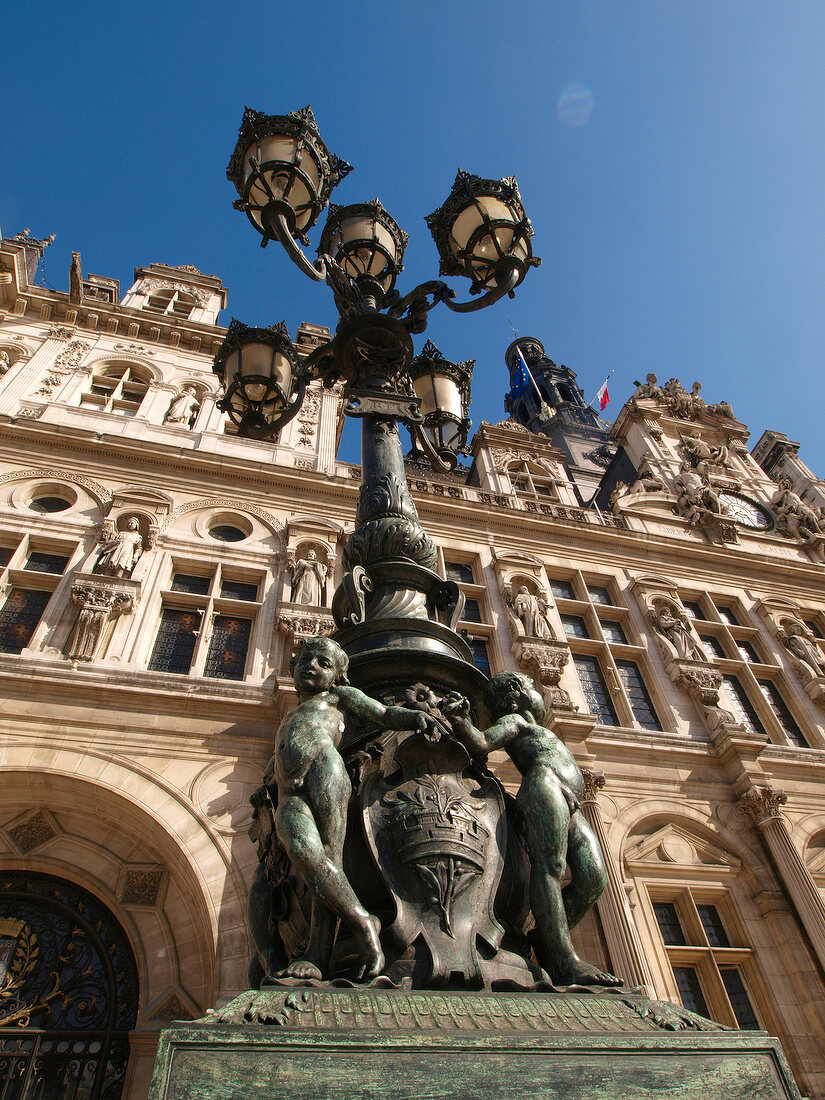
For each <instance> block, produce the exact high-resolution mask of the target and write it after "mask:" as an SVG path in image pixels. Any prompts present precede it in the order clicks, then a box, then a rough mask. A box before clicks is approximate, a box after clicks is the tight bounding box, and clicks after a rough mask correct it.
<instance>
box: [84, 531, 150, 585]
mask: <svg viewBox="0 0 825 1100" xmlns="http://www.w3.org/2000/svg"><path fill="white" fill-rule="evenodd" d="M100 541H101V550H100V557H99V558H98V559H97V562H96V563H95V566H94V569H93V572H94V573H99V574H102V575H104V576H110V577H131V575H132V570H133V569H134V567H135V566H136V565H137V562H138V558H140V556H141V554H142V553H143V536H142V535H141V533H140V521H139V520H138V518H137V516H130V517H129V518H128V519H127V520H126V526H125V528H123V529H117V528H115V527H113V526H112V525H111V524H105V525H104V528H103V531H102V532H101V540H100Z"/></svg>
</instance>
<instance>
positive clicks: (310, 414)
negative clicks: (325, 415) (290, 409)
mask: <svg viewBox="0 0 825 1100" xmlns="http://www.w3.org/2000/svg"><path fill="white" fill-rule="evenodd" d="M320 410H321V394H320V392H319V390H318V389H316V388H310V389H308V390H307V392H306V395H305V397H304V401H303V404H302V405H301V409H300V411H299V413H298V416H297V423H298V439H297V442H296V446H298V447H306V448H307V449H312V447H313V446H314V444H315V434H316V432H317V430H318V417H319V414H320Z"/></svg>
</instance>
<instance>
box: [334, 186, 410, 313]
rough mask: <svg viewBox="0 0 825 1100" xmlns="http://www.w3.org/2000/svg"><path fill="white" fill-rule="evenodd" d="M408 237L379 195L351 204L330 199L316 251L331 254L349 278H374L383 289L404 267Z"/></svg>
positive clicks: (392, 283)
mask: <svg viewBox="0 0 825 1100" xmlns="http://www.w3.org/2000/svg"><path fill="white" fill-rule="evenodd" d="M409 239H410V238H409V234H408V233H405V232H404V230H403V229H401V228H400V226H399V225H398V222H396V220H395V218H393V217H392V215H391V214H389V213H388V212H387V211H386V210H385V209H384V206H383V204H382V202H381V200H380V199H371V200H370V201H369V202H362V203H356V204H354V205H352V206H336V205H335V204H334V203H333V204H332V205H330V208H329V214H328V215H327V223H326V225H325V226H324V229H323V232H322V233H321V243H320V245H319V248H318V253H319V255H322V256H323V255H327V256H330V257H332V259H333V260H334V261H335V262H336V263H337V264H338V265H339V266H340V267H341V268H342V269H343V271H344V273H345V274H346V275H348V276H349V277H350V278H351V279H356V280H357V279H359V278H361V277H363V276H368V277H369V278H371V279H374V280H375V281H376V282H377V283H378V284H379V285H380V287H381V289H382V290H383V291H384V292H385V293H386V292H387V291H389V290H391V289H392V287H393V285H394V283H395V280H396V278H397V276H398V275H399V273H400V272H401V271H402V270H403V260H404V249H405V248H406V246H407V241H408V240H409Z"/></svg>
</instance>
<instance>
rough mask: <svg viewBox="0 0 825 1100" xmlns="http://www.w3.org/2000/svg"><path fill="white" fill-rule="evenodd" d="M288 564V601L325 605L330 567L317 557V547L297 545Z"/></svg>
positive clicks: (316, 605) (315, 605)
mask: <svg viewBox="0 0 825 1100" xmlns="http://www.w3.org/2000/svg"><path fill="white" fill-rule="evenodd" d="M322 552H323V550H322ZM289 564H290V569H291V585H290V595H289V598H290V601H291V602H292V603H295V604H301V605H303V606H305V607H326V606H327V596H326V592H327V577H328V576H329V572H330V567H329V565H328V564H326V563H325V562H324V561H322V560H321V558H320V557H319V554H318V548H316V546H315V545H314V544H312V545H307V544H304V545H302V546H300V547H298V548H297V550H296V551H295V552H294V559H293V560H292V561H291V562H290V563H289Z"/></svg>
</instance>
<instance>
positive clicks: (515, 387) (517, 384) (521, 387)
mask: <svg viewBox="0 0 825 1100" xmlns="http://www.w3.org/2000/svg"><path fill="white" fill-rule="evenodd" d="M516 351H517V352H518V357H519V359H520V360H521V362H520V363H519V365H518V368H517V370H516V373H515V374H514V375H513V384H512V386H511V387H510V396H511V397H521V395H522V394H523V393H524V391H525V390H526V389H527V387H528V386H529V385H530V382H531V378H530V372H529V371H528V369H527V364H526V363H525V362H524V356H523V355H522V354H521V348H516Z"/></svg>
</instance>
